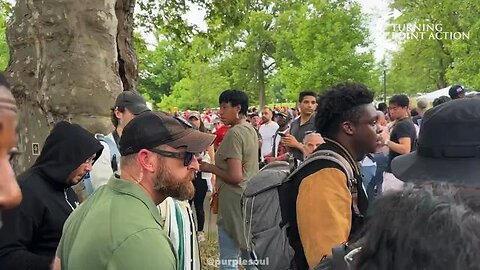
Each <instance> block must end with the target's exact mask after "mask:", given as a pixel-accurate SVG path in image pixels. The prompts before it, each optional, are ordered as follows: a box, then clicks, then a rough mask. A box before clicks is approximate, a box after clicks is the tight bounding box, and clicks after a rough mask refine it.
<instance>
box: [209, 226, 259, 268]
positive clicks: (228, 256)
mask: <svg viewBox="0 0 480 270" xmlns="http://www.w3.org/2000/svg"><path fill="white" fill-rule="evenodd" d="M218 246H219V249H220V270H237V269H238V265H239V263H240V262H241V261H240V260H249V259H251V258H250V254H249V253H248V251H247V250H244V249H240V247H239V246H238V245H237V243H236V242H235V240H233V239H232V237H231V236H230V235H228V233H227V232H226V231H225V230H224V229H223V228H222V226H218ZM239 257H241V258H239ZM243 267H244V268H245V269H246V270H257V267H256V266H254V265H244V266H243Z"/></svg>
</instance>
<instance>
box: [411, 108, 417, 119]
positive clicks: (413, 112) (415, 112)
mask: <svg viewBox="0 0 480 270" xmlns="http://www.w3.org/2000/svg"><path fill="white" fill-rule="evenodd" d="M417 115H418V111H417V108H413V109H411V110H410V116H412V117H413V116H417Z"/></svg>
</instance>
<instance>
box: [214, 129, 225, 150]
mask: <svg viewBox="0 0 480 270" xmlns="http://www.w3.org/2000/svg"><path fill="white" fill-rule="evenodd" d="M227 131H228V126H225V125H223V126H221V127H220V128H218V129H217V131H216V132H215V135H217V137H216V138H215V147H218V146H219V145H220V143H221V142H222V141H223V137H225V134H227Z"/></svg>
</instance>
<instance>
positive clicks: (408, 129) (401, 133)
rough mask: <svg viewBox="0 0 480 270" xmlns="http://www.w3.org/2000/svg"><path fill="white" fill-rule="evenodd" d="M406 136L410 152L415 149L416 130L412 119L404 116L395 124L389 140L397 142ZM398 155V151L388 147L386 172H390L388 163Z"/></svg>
mask: <svg viewBox="0 0 480 270" xmlns="http://www.w3.org/2000/svg"><path fill="white" fill-rule="evenodd" d="M406 137H408V138H410V141H411V147H410V152H412V151H413V150H415V145H416V142H417V130H416V129H415V126H414V124H413V122H412V120H410V118H405V119H403V120H400V121H398V122H397V123H396V124H395V126H394V127H393V130H392V132H391V133H390V141H392V142H394V143H399V141H400V139H401V138H406ZM398 156H400V154H399V153H397V152H394V151H393V150H392V149H390V151H389V154H388V168H387V172H392V170H391V167H390V165H391V164H392V160H393V159H394V158H396V157H398Z"/></svg>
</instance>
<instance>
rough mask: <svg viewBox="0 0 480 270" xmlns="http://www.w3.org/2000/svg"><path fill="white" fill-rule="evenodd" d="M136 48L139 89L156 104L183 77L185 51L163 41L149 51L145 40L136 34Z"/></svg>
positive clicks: (168, 93)
mask: <svg viewBox="0 0 480 270" xmlns="http://www.w3.org/2000/svg"><path fill="white" fill-rule="evenodd" d="M135 49H136V51H137V54H138V59H139V70H140V72H139V85H138V90H139V91H140V92H142V93H144V94H146V95H147V96H148V97H149V99H150V101H152V102H153V103H154V104H157V103H160V102H161V100H162V97H163V96H165V95H170V94H171V93H172V91H173V86H174V85H175V84H176V83H177V82H179V81H180V80H181V79H182V78H183V69H184V65H185V64H184V60H185V56H184V54H183V52H182V51H181V50H180V49H178V48H176V47H175V46H172V45H170V44H169V42H168V41H161V42H159V43H158V45H157V46H156V48H155V50H153V51H149V50H148V49H147V46H146V44H145V42H144V41H143V40H142V39H141V37H139V36H138V35H136V37H135Z"/></svg>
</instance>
